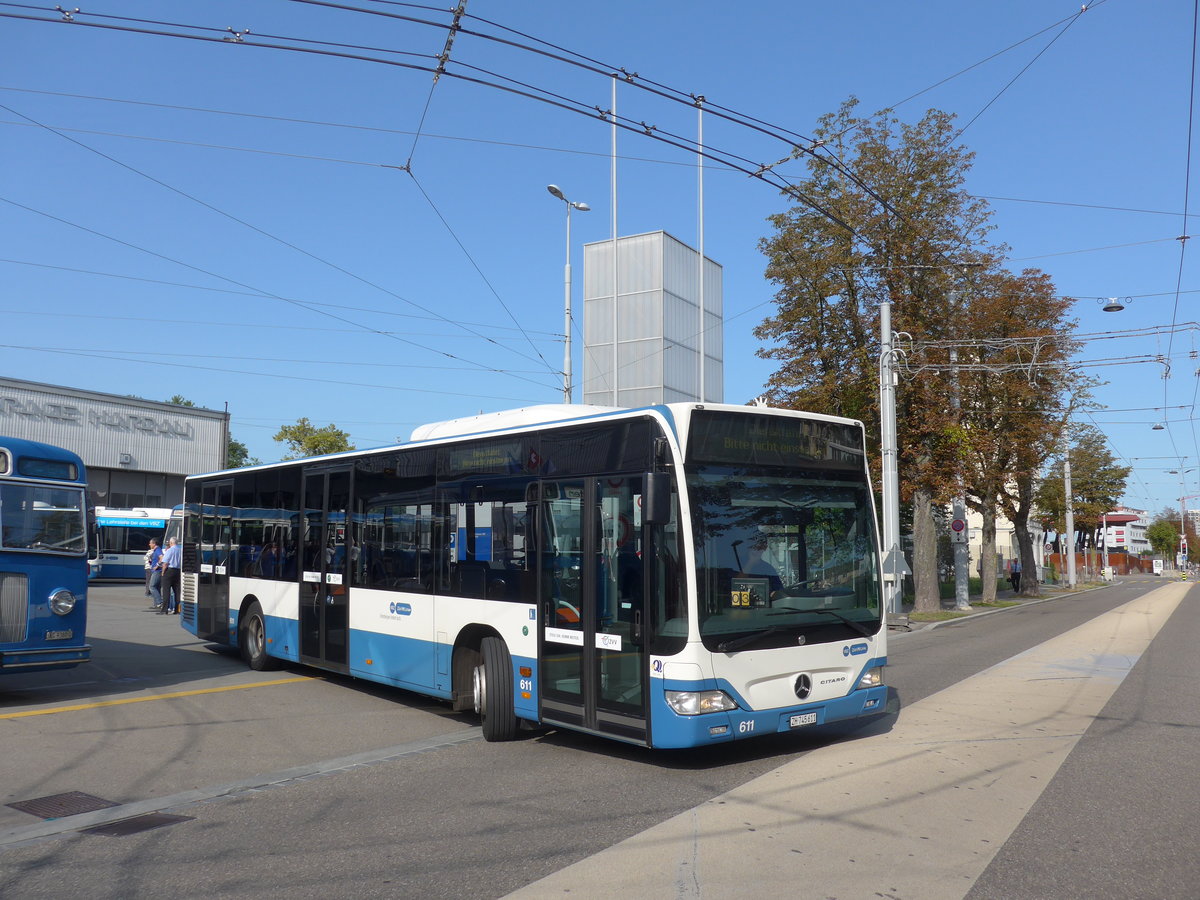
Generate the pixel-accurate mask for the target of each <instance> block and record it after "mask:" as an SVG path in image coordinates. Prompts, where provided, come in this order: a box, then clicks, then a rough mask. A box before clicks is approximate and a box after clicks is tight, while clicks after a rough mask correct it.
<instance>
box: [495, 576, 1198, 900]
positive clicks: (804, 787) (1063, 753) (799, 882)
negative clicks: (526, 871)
mask: <svg viewBox="0 0 1200 900" xmlns="http://www.w3.org/2000/svg"><path fill="white" fill-rule="evenodd" d="M1189 586H1190V585H1187V584H1179V583H1175V584H1170V583H1168V584H1166V585H1164V586H1163V587H1161V588H1159V589H1158V590H1154V591H1151V592H1150V593H1148V594H1146V595H1144V596H1142V597H1140V598H1138V599H1136V600H1133V601H1131V602H1129V603H1127V604H1124V605H1122V606H1120V607H1118V608H1117V609H1115V610H1112V611H1111V612H1108V613H1105V614H1104V615H1101V616H1098V617H1097V618H1095V619H1093V620H1091V621H1090V622H1088V623H1086V624H1085V625H1082V626H1080V627H1079V628H1076V629H1074V630H1073V631H1070V632H1067V633H1066V634H1063V635H1060V636H1058V637H1056V638H1053V639H1051V640H1049V641H1047V642H1045V643H1043V644H1041V645H1039V646H1037V647H1034V648H1032V649H1031V650H1029V651H1027V652H1025V653H1021V654H1018V655H1017V656H1014V657H1012V658H1011V659H1008V660H1006V661H1005V662H1003V663H1000V664H999V665H996V666H993V667H991V668H989V669H987V670H985V671H983V672H980V673H979V674H977V675H975V676H973V677H971V678H968V679H966V680H964V681H962V682H960V683H958V684H956V685H954V686H953V687H950V688H947V689H946V690H943V691H941V692H939V693H937V694H934V695H933V696H931V697H927V698H926V699H924V700H922V701H920V702H918V703H915V704H913V705H912V706H910V707H906V708H905V709H904V711H903V713H902V714H901V715H900V716H899V718H897V719H895V720H889V721H888V722H886V723H884V724H883V725H882V727H881V728H880V729H879V730H878V731H876V732H874V733H870V734H868V735H867V736H865V737H859V738H857V739H855V740H852V741H845V742H841V743H837V744H832V745H829V746H824V747H821V748H818V749H816V750H813V751H811V752H809V753H806V754H804V755H803V756H801V757H799V758H797V759H795V760H794V761H792V762H790V763H787V764H786V765H783V766H781V767H780V768H778V769H775V770H774V771H772V772H769V773H767V774H766V775H763V776H761V777H760V778H757V779H755V780H753V781H751V782H748V783H747V784H745V785H742V786H741V787H739V788H737V789H735V790H733V791H730V792H728V793H726V794H723V795H721V796H718V797H715V798H713V799H712V800H710V801H708V802H707V803H704V804H702V805H700V806H698V807H695V808H694V809H691V810H689V811H687V812H685V813H682V814H680V815H678V816H675V817H674V818H672V819H669V820H667V821H666V822H663V823H661V824H660V825H657V826H655V827H653V828H650V829H648V830H647V831H644V832H642V833H641V834H638V835H635V836H634V837H632V838H629V839H628V840H625V841H622V842H621V843H619V844H617V845H615V846H613V847H611V848H609V849H608V850H605V851H602V852H601V853H598V854H596V855H594V856H592V857H589V858H588V859H585V860H581V861H580V862H578V863H576V864H575V865H572V866H568V867H567V868H565V869H562V870H560V871H559V872H557V873H555V874H553V875H551V876H549V877H547V878H544V879H542V880H541V881H538V882H535V883H533V884H531V885H528V886H527V887H525V888H524V889H522V890H520V891H517V892H515V893H514V894H512V895H510V896H513V897H520V898H543V897H563V896H565V895H568V894H569V895H571V896H575V897H598V896H613V895H618V896H626V897H647V898H661V897H674V898H699V897H732V898H738V897H763V896H787V897H798V898H809V897H821V898H825V897H839V898H851V897H892V898H897V900H900V898H903V900H960V898H962V897H963V896H964V895H965V894H966V893H967V892H968V891H969V890H970V889H971V886H972V885H973V884H974V883H975V881H976V879H978V878H979V876H980V875H981V874H982V872H983V871H984V870H985V869H986V867H987V866H988V864H989V862H990V861H991V860H992V858H993V857H994V856H995V854H996V853H997V851H998V850H999V849H1000V848H1001V847H1002V846H1003V844H1004V842H1005V841H1006V840H1007V839H1008V837H1009V836H1010V835H1011V834H1012V832H1013V830H1014V829H1015V828H1016V827H1017V826H1018V825H1019V824H1020V823H1021V821H1022V819H1023V818H1024V817H1025V815H1026V813H1027V812H1028V811H1029V809H1030V808H1031V807H1032V806H1033V804H1034V803H1035V802H1036V801H1037V799H1038V797H1039V796H1040V795H1041V793H1042V791H1043V789H1044V788H1045V787H1046V785H1047V784H1049V782H1050V780H1051V778H1052V777H1053V776H1054V774H1055V772H1057V770H1058V768H1059V767H1060V766H1061V765H1062V763H1063V761H1064V760H1065V759H1066V758H1067V755H1068V754H1069V753H1070V752H1071V750H1072V749H1073V748H1074V747H1075V745H1076V743H1077V742H1078V740H1079V738H1080V737H1081V736H1082V735H1083V734H1084V733H1085V732H1086V731H1087V729H1088V727H1089V726H1090V725H1091V724H1092V722H1093V721H1094V720H1095V719H1096V717H1097V716H1098V715H1099V713H1100V712H1101V710H1102V709H1103V708H1104V706H1105V704H1106V703H1107V702H1108V700H1109V699H1110V698H1111V696H1112V695H1113V693H1114V692H1115V691H1116V689H1117V687H1118V686H1119V685H1120V684H1121V681H1122V680H1123V679H1124V678H1125V676H1126V674H1127V673H1128V672H1129V671H1130V670H1131V669H1132V668H1133V666H1134V665H1135V664H1136V663H1137V661H1138V659H1139V658H1140V657H1141V655H1142V653H1143V652H1144V651H1145V649H1146V648H1147V647H1148V646H1149V645H1150V643H1151V641H1153V639H1154V637H1155V636H1156V635H1157V633H1158V631H1159V630H1160V629H1161V628H1162V626H1163V625H1164V623H1166V621H1167V620H1168V619H1169V617H1170V616H1171V614H1172V613H1173V612H1174V611H1175V609H1176V607H1177V606H1178V605H1179V603H1180V601H1181V600H1182V598H1183V596H1184V594H1185V593H1186V591H1187V589H1188V587H1189ZM1045 599H1053V598H1045ZM889 726H890V727H889Z"/></svg>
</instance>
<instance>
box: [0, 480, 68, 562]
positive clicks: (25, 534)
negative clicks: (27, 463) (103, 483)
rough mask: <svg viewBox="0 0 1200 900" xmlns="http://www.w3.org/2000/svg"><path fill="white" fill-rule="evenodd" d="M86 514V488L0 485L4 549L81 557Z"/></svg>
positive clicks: (0, 537)
mask: <svg viewBox="0 0 1200 900" xmlns="http://www.w3.org/2000/svg"><path fill="white" fill-rule="evenodd" d="M84 510H85V506H84V496H83V490H82V488H75V487H69V488H68V487H50V486H43V485H37V484H21V483H9V482H5V483H0V549H4V550H40V551H44V552H47V553H68V554H71V555H73V556H80V555H82V554H83V552H84V550H85V549H86V516H85V512H84Z"/></svg>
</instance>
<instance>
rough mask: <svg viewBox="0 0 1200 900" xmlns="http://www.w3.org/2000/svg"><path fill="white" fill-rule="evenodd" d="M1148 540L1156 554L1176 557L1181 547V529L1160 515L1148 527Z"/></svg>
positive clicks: (1165, 557)
mask: <svg viewBox="0 0 1200 900" xmlns="http://www.w3.org/2000/svg"><path fill="white" fill-rule="evenodd" d="M1146 540H1148V541H1149V542H1150V549H1151V550H1152V551H1154V555H1155V556H1158V557H1161V558H1162V559H1174V558H1175V553H1176V552H1177V551H1178V549H1179V529H1178V528H1176V527H1175V526H1174V525H1173V524H1172V523H1171V522H1169V521H1167V520H1166V519H1164V518H1162V517H1161V516H1160V517H1159V518H1157V519H1155V520H1154V521H1153V522H1151V523H1150V527H1149V528H1147V529H1146ZM1190 549H1191V547H1190V545H1189V550H1190Z"/></svg>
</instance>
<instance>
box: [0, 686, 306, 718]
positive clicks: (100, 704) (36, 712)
mask: <svg viewBox="0 0 1200 900" xmlns="http://www.w3.org/2000/svg"><path fill="white" fill-rule="evenodd" d="M320 680H321V679H320V678H318V677H316V676H313V675H297V676H296V677H295V678H281V679H279V680H278V681H256V682H254V683H253V684H232V685H227V686H225V687H215V688H198V689H197V690H194V691H172V692H171V693H169V694H151V695H150V696H149V697H125V698H122V699H121V700H99V701H97V702H96V703H76V704H74V705H72V706H53V707H51V708H49V709H26V710H22V711H21V712H11V713H0V719H24V718H27V717H28V716H52V715H55V714H56V713H65V712H78V711H79V710H83V709H102V708H104V707H106V706H124V705H125V704H127V703H148V702H150V701H151V700H174V699H176V698H178V697H195V696H197V695H199V694H221V693H224V692H225V691H244V690H248V689H249V688H260V687H274V686H275V685H277V684H296V683H297V682H300V681H320Z"/></svg>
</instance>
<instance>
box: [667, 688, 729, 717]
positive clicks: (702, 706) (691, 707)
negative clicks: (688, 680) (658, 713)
mask: <svg viewBox="0 0 1200 900" xmlns="http://www.w3.org/2000/svg"><path fill="white" fill-rule="evenodd" d="M666 694H667V703H669V704H670V705H671V709H673V710H675V712H677V713H679V715H681V716H701V715H704V713H711V712H726V711H728V710H731V709H737V704H736V703H734V702H733V698H732V697H730V696H729V695H728V694H727V693H725V692H724V691H667V692H666Z"/></svg>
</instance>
